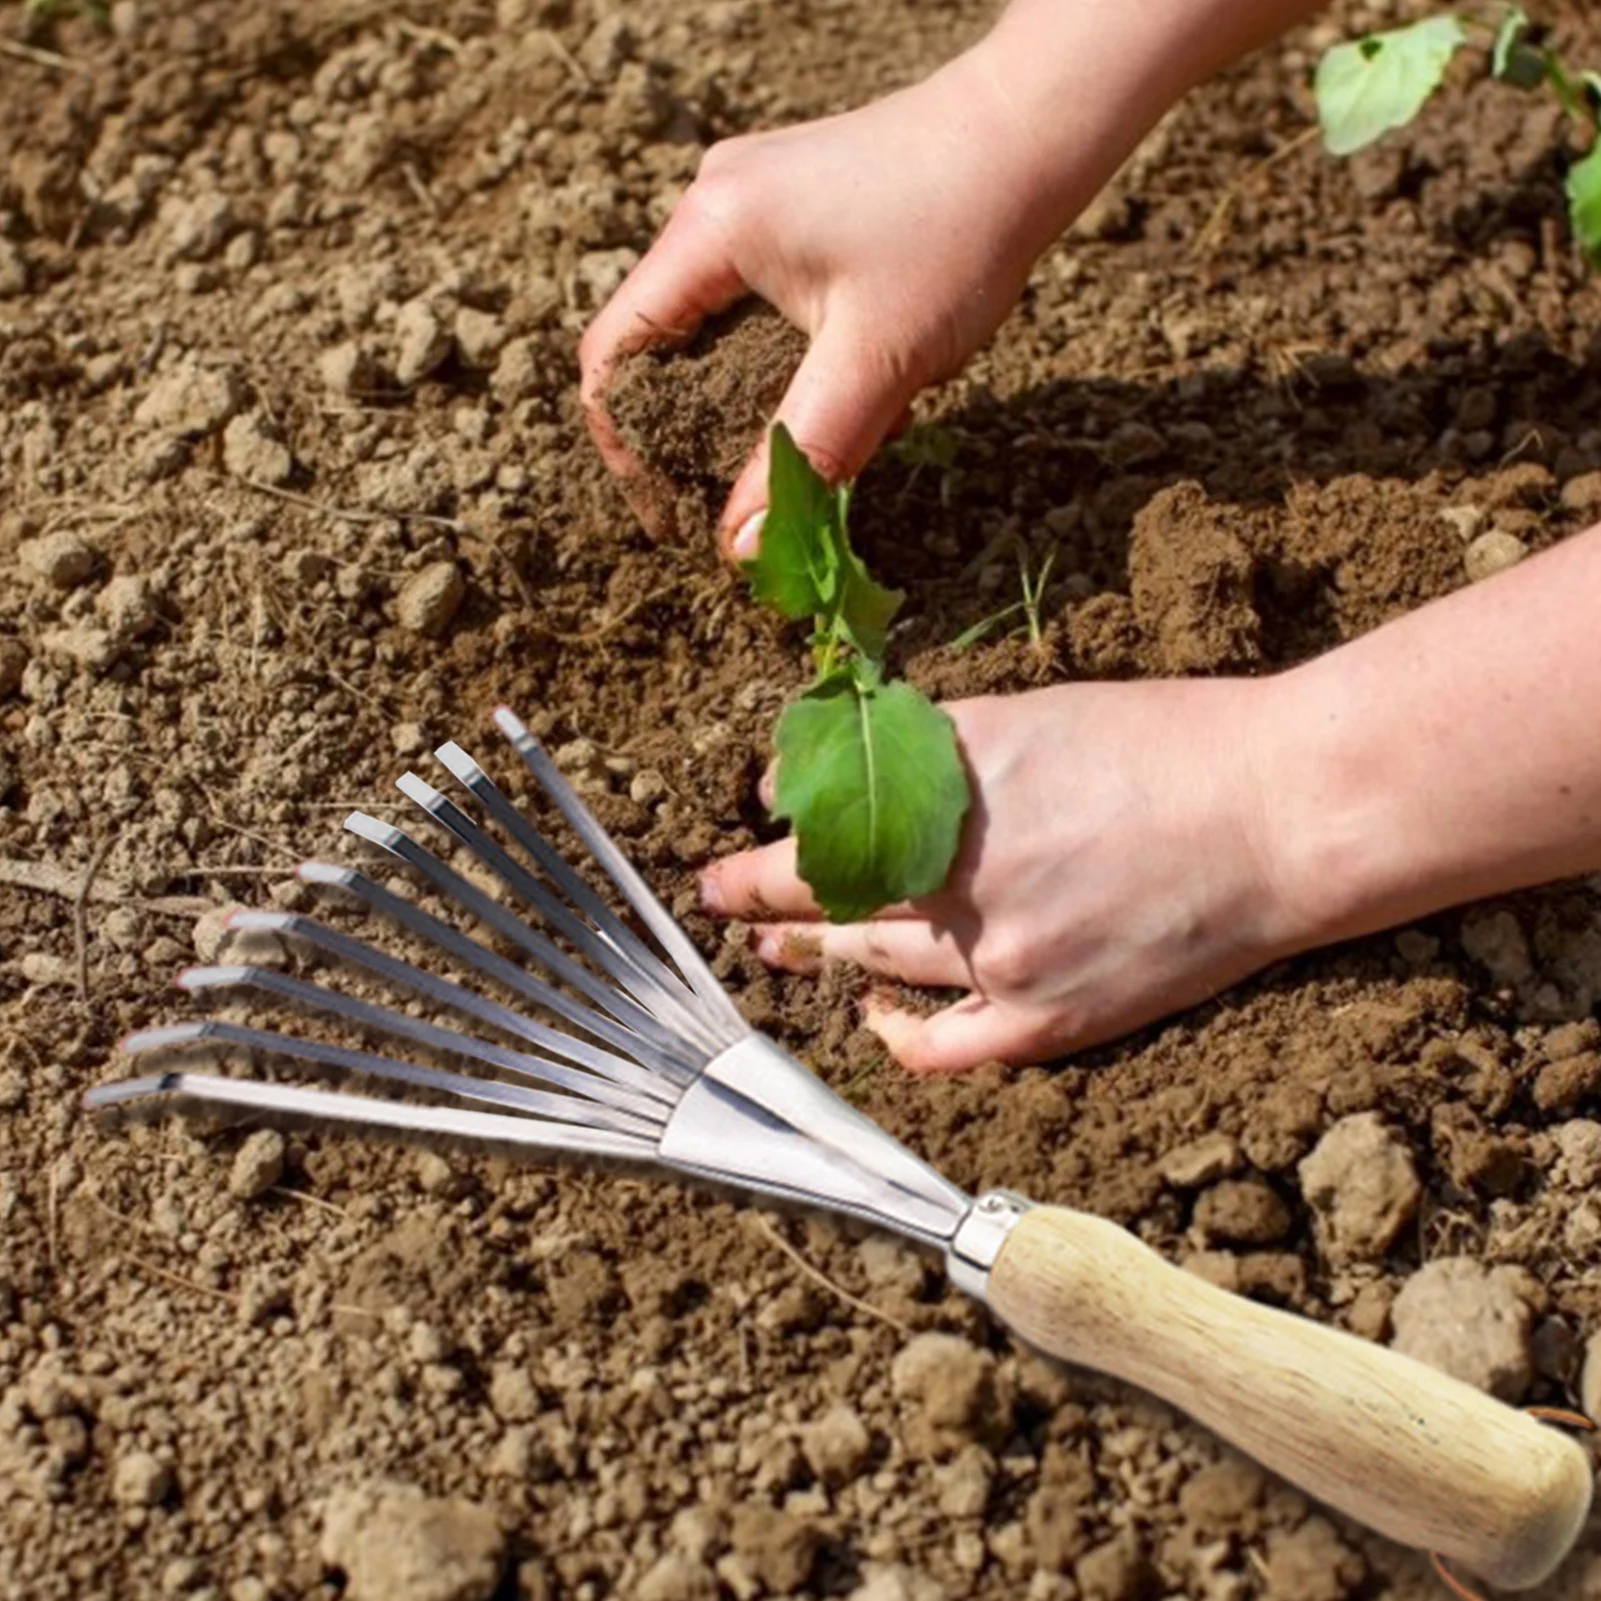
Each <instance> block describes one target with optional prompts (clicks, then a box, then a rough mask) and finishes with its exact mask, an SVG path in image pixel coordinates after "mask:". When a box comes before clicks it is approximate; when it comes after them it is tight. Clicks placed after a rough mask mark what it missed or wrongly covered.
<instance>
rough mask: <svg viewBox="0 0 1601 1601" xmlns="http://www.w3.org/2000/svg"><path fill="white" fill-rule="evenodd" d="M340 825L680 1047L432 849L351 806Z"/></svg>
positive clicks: (634, 1026) (618, 1014)
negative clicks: (450, 866)
mask: <svg viewBox="0 0 1601 1601" xmlns="http://www.w3.org/2000/svg"><path fill="white" fill-rule="evenodd" d="M345 827H346V828H347V829H349V830H350V832H351V833H352V834H355V835H357V836H358V837H360V838H361V839H364V840H366V841H367V842H368V843H369V844H372V845H376V846H378V847H379V849H381V850H386V851H388V852H389V853H390V855H392V856H398V857H399V858H400V859H401V861H403V862H405V863H406V864H407V865H408V866H410V867H412V868H415V869H416V871H417V872H419V873H421V874H422V875H423V877H424V878H426V879H428V880H429V881H430V882H431V883H433V884H434V885H435V887H436V888H438V889H440V890H442V891H443V892H444V893H445V894H446V895H448V896H450V897H451V898H452V899H453V900H454V901H455V902H456V903H457V904H458V905H459V906H463V907H465V908H466V909H467V910H468V911H469V912H471V913H472V914H473V916H474V917H476V918H478V919H479V920H480V921H481V922H484V923H487V924H488V925H489V926H490V927H491V928H493V929H494V930H495V931H496V932H497V933H498V934H502V935H504V936H505V938H507V939H509V940H511V941H512V943H513V944H515V945H519V946H521V948H522V949H523V950H525V951H527V952H528V954H529V955H530V956H532V957H533V958H534V960H535V961H537V962H538V963H539V964H540V965H541V966H542V967H543V968H544V969H545V970H546V972H548V973H549V974H550V975H551V977H552V978H556V979H559V980H560V981H561V982H562V983H563V984H567V985H570V986H571V987H572V988H573V989H575V990H577V991H578V992H579V994H581V995H584V996H587V997H588V999H590V1000H591V1001H593V1002H594V1003H595V1004H596V1005H597V1006H600V1007H603V1008H604V1009H605V1010H606V1011H608V1012H610V1013H611V1014H612V1016H613V1017H615V1018H616V1019H617V1020H618V1022H620V1023H622V1024H624V1025H625V1026H626V1027H628V1028H629V1029H631V1030H632V1031H633V1032H634V1033H636V1034H640V1035H643V1036H644V1038H646V1039H648V1040H652V1041H654V1042H655V1043H656V1044H657V1045H658V1046H659V1047H660V1048H661V1049H662V1050H664V1051H667V1052H668V1053H670V1054H671V1055H674V1056H678V1055H680V1054H681V1047H680V1046H679V1044H678V1042H677V1041H676V1040H675V1039H674V1037H673V1034H672V1032H671V1030H669V1029H665V1028H663V1027H662V1025H661V1024H660V1023H658V1022H657V1021H656V1019H655V1018H654V1017H652V1016H651V1015H650V1013H649V1012H647V1011H646V1010H645V1008H644V1007H643V1006H641V1005H640V1004H639V1002H638V1001H636V1000H634V999H632V998H631V997H630V996H627V995H623V994H621V993H619V992H618V991H617V990H616V989H615V988H614V987H613V986H612V985H610V984H607V983H605V982H603V981H602V980H601V979H599V978H597V977H596V976H595V975H594V974H593V973H591V972H590V971H589V969H588V968H587V967H585V966H584V965H583V964H582V963H580V962H575V961H574V960H573V959H572V957H570V956H568V955H567V954H566V953H565V952H563V951H560V950H558V949H557V948H556V946H555V945H553V944H552V943H551V942H550V940H549V939H547V938H546V937H545V935H543V934H541V933H540V932H539V931H538V930H537V929H532V928H530V927H529V926H528V925H527V924H526V923H525V922H523V920H522V919H521V918H519V917H515V916H513V915H512V914H511V913H510V912H508V911H507V910H506V908H505V907H504V906H500V905H498V904H497V903H496V902H495V901H493V900H492V899H490V897H489V896H488V895H486V894H485V893H484V892H483V891H482V890H481V889H479V888H478V887H477V885H476V884H470V883H468V881H467V880H466V879H465V878H463V877H462V876H461V874H460V873H458V872H456V871H455V870H454V869H453V868H449V867H446V866H445V864H444V863H443V862H442V861H440V860H439V858H438V857H437V856H435V855H434V854H433V852H432V851H428V850H425V849H424V848H423V847H422V846H421V845H419V844H418V843H417V842H416V840H414V839H412V838H411V836H410V835H409V834H406V833H405V832H403V831H402V830H401V829H398V828H396V827H395V826H394V825H393V824H391V823H381V822H379V821H378V819H377V818H376V817H370V816H368V815H367V813H366V812H352V813H351V814H350V815H349V816H348V817H347V818H346V819H345Z"/></svg>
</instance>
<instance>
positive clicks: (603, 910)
mask: <svg viewBox="0 0 1601 1601" xmlns="http://www.w3.org/2000/svg"><path fill="white" fill-rule="evenodd" d="M434 755H435V756H436V757H437V758H438V760H439V761H440V762H442V763H443V764H444V766H445V767H446V768H447V769H448V770H449V772H450V773H451V775H452V776H453V777H454V778H455V779H456V780H457V782H458V783H460V784H462V785H464V786H465V787H466V788H467V789H468V790H469V791H471V793H472V795H473V797H474V798H475V799H476V800H477V801H478V802H479V803H480V804H481V805H482V806H483V807H484V809H485V810H486V811H487V812H488V813H489V814H490V816H491V817H493V818H494V819H495V821H496V822H497V823H499V824H500V826H501V827H502V828H504V829H505V830H506V832H507V833H508V834H510V835H511V837H512V838H513V839H514V840H516V841H517V843H518V844H519V845H520V846H522V848H523V849H524V850H525V851H527V852H528V854H529V855H530V856H532V857H533V859H534V861H535V862H536V863H537V864H538V866H539V868H540V870H541V871H542V872H543V873H544V874H545V876H546V877H547V878H548V879H549V880H550V881H551V882H552V883H553V884H554V885H555V886H556V887H557V889H559V890H560V891H561V892H562V894H563V895H565V896H566V897H567V899H568V900H570V901H571V902H572V903H573V905H574V906H576V907H577V908H578V909H579V911H581V912H582V913H583V914H584V916H585V917H587V918H588V919H589V921H590V922H591V923H593V924H594V926H595V928H596V929H597V930H598V931H599V932H600V933H601V934H603V935H604V936H605V937H606V938H607V939H608V940H610V941H611V943H612V944H613V945H616V946H617V947H618V948H619V949H621V950H623V951H625V952H626V953H627V954H628V955H630V956H631V957H633V959H634V961H635V962H636V963H637V964H638V965H639V966H640V967H641V968H643V969H644V970H645V971H646V972H647V973H652V974H654V975H656V977H657V978H658V979H660V980H661V982H662V983H663V985H664V986H666V985H667V984H668V982H669V981H671V983H672V984H676V985H678V986H680V987H683V985H684V980H683V978H682V977H681V976H680V975H679V974H678V973H676V972H674V971H673V969H672V968H670V967H669V966H668V965H667V964H666V963H665V962H664V961H662V959H661V958H660V957H659V956H657V954H656V953H655V952H654V951H653V950H652V949H651V948H650V947H649V946H648V945H647V944H646V943H645V942H644V941H643V940H642V939H641V938H640V937H639V936H638V935H637V934H636V933H635V932H634V931H633V929H631V928H630V927H629V926H628V925H627V924H626V923H625V922H624V921H623V920H622V918H620V917H619V916H618V915H617V914H616V912H614V911H613V910H612V909H611V907H609V906H608V905H607V904H606V903H605V901H603V900H602V899H601V898H600V896H599V895H597V894H596V893H595V891H594V890H593V889H591V888H590V886H589V884H588V882H587V881H586V880H585V879H584V878H583V877H582V875H581V874H579V873H578V872H577V871H576V870H575V869H574V868H573V867H572V866H571V865H570V864H569V863H568V862H567V860H566V858H565V857H563V856H562V855H561V853H560V852H559V851H558V850H557V849H556V847H555V846H554V845H552V844H551V843H550V841H549V840H548V839H546V838H545V836H544V835H543V834H541V833H540V832H539V830H538V829H537V828H535V827H534V825H533V824H532V823H530V822H529V821H528V819H527V818H526V817H524V816H523V814H522V813H521V812H519V811H518V810H517V808H516V807H515V806H513V805H512V803H511V802H510V800H508V799H507V798H506V795H505V793H504V792H503V791H502V790H501V789H500V787H499V786H498V785H497V784H496V783H495V781H494V779H492V778H491V777H490V776H489V774H488V773H486V772H485V771H484V770H483V768H482V767H480V766H479V765H478V763H477V762H475V761H474V760H473V759H472V757H471V756H469V755H468V754H467V752H466V751H464V750H463V749H462V748H461V746H460V745H458V744H457V743H456V742H455V740H451V741H450V743H449V744H446V745H441V746H440V747H439V749H438V750H436V751H435V752H434Z"/></svg>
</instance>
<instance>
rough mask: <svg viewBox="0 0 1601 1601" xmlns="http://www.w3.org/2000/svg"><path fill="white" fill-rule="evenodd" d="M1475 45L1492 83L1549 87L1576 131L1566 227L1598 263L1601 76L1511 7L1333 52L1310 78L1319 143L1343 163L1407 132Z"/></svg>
mask: <svg viewBox="0 0 1601 1601" xmlns="http://www.w3.org/2000/svg"><path fill="white" fill-rule="evenodd" d="M1475 43H1477V44H1478V45H1479V46H1481V47H1482V48H1483V49H1484V50H1485V52H1486V64H1487V66H1488V68H1489V72H1490V76H1491V77H1493V78H1496V79H1499V80H1500V81H1501V82H1502V83H1506V84H1511V85H1512V86H1513V87H1514V88H1518V89H1525V90H1528V91H1529V92H1531V93H1534V92H1538V91H1539V90H1541V89H1542V88H1543V89H1547V90H1549V91H1550V92H1551V93H1552V94H1553V95H1555V96H1556V99H1557V101H1558V103H1559V104H1560V105H1561V107H1562V110H1563V111H1564V113H1566V115H1567V116H1568V118H1569V120H1570V121H1571V122H1572V123H1573V124H1574V125H1575V127H1577V129H1578V130H1579V133H1580V137H1581V138H1582V139H1583V141H1584V143H1585V146H1586V151H1585V154H1584V155H1582V156H1580V157H1579V158H1578V159H1577V160H1575V161H1574V162H1573V163H1572V165H1571V166H1569V168H1568V174H1567V184H1566V187H1567V197H1568V221H1569V223H1570V225H1571V226H1572V229H1573V236H1574V238H1575V239H1576V240H1577V241H1578V243H1579V247H1580V249H1581V250H1583V251H1584V253H1585V255H1586V256H1587V257H1588V258H1589V259H1590V261H1591V262H1592V263H1601V140H1598V138H1597V135H1598V133H1601V122H1598V120H1597V107H1598V105H1601V75H1598V74H1596V73H1594V72H1580V73H1574V72H1572V71H1570V70H1569V68H1568V67H1567V66H1565V65H1564V63H1563V61H1562V59H1561V58H1560V57H1559V56H1558V55H1557V53H1556V51H1555V50H1553V49H1552V48H1551V47H1550V46H1549V45H1547V44H1545V43H1543V42H1542V40H1541V37H1540V35H1539V34H1538V32H1537V31H1536V30H1535V29H1534V28H1533V27H1532V26H1531V24H1530V22H1529V18H1528V15H1527V13H1526V12H1524V11H1523V10H1522V9H1521V8H1520V7H1518V6H1510V7H1508V8H1507V9H1506V10H1505V11H1504V12H1503V13H1502V15H1501V16H1500V17H1499V19H1498V20H1497V21H1495V22H1489V21H1486V20H1484V19H1483V18H1479V17H1471V16H1456V15H1452V14H1446V15H1442V16H1434V17H1425V18H1423V20H1422V21H1420V22H1414V23H1411V24H1410V25H1409V26H1407V27H1404V28H1392V29H1390V30H1389V31H1388V32H1385V33H1370V34H1368V35H1366V36H1365V37H1363V38H1361V39H1353V40H1350V41H1348V42H1347V43H1344V44H1337V45H1335V46H1334V47H1333V48H1332V49H1330V50H1329V51H1327V52H1326V53H1325V55H1324V56H1323V59H1322V60H1321V61H1319V62H1318V67H1317V75H1316V77H1315V79H1314V80H1313V92H1314V94H1315V95H1316V98H1317V109H1318V121H1319V123H1320V124H1321V125H1322V129H1323V142H1324V144H1325V146H1326V147H1327V148H1328V150H1329V151H1330V153H1331V154H1333V155H1336V156H1348V155H1352V154H1354V153H1355V152H1356V151H1358V150H1361V149H1363V148H1364V147H1365V146H1367V145H1370V144H1372V143H1373V141H1374V140H1376V139H1379V138H1381V137H1382V136H1383V135H1384V134H1386V133H1388V132H1389V131H1390V130H1391V129H1392V128H1404V127H1405V126H1406V125H1407V124H1408V123H1409V122H1411V121H1412V119H1413V118H1414V117H1415V116H1417V114H1418V112H1419V111H1421V110H1422V109H1423V107H1424V105H1425V104H1426V103H1427V102H1428V100H1429V97H1430V96H1431V95H1433V93H1434V92H1435V90H1436V89H1438V88H1439V87H1440V84H1441V82H1442V81H1443V79H1444V77H1445V72H1446V68H1447V67H1449V66H1450V64H1451V62H1452V60H1453V59H1454V57H1455V56H1456V54H1457V52H1458V51H1459V50H1462V49H1464V48H1467V47H1471V46H1473V45H1474V44H1475Z"/></svg>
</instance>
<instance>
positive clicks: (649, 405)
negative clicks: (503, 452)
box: [608, 301, 806, 546]
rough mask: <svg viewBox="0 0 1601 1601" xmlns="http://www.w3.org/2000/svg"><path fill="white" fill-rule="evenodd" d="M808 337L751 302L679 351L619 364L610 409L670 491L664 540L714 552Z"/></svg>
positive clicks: (656, 351) (653, 476)
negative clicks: (726, 513)
mask: <svg viewBox="0 0 1601 1601" xmlns="http://www.w3.org/2000/svg"><path fill="white" fill-rule="evenodd" d="M805 349H806V341H805V339H804V337H803V336H802V335H801V334H800V333H799V332H798V331H797V330H796V329H794V328H792V327H791V326H790V325H789V324H788V323H787V322H785V321H784V319H783V318H782V317H780V316H779V315H778V313H777V312H775V311H773V310H772V308H771V307H769V306H766V305H764V304H763V303H762V302H761V301H749V302H747V303H746V304H745V305H743V306H741V307H738V308H737V309H736V310H734V311H733V312H730V313H727V314H726V315H725V316H723V317H720V318H717V319H715V320H714V321H713V322H710V323H708V324H707V326H706V327H704V328H702V329H701V330H700V331H699V332H698V333H697V334H696V336H695V337H694V338H693V339H692V340H690V341H689V342H688V343H687V344H686V345H684V346H683V347H682V348H679V349H672V348H662V347H659V346H658V347H654V348H652V349H650V350H646V351H643V352H641V353H640V354H639V355H637V356H633V357H630V358H629V359H627V360H626V361H623V362H621V363H619V365H618V369H617V374H616V377H615V378H614V380H613V382H612V386H611V388H610V390H609V391H608V406H609V409H610V411H611V414H612V418H613V420H614V421H615V422H616V424H617V429H618V432H619V433H620V434H621V435H622V437H623V441H624V443H626V444H627V445H628V447H629V449H630V450H632V451H633V452H634V454H635V456H636V457H637V458H638V460H639V461H640V462H641V464H642V465H643V466H644V468H645V471H646V473H647V475H648V476H649V479H650V481H651V482H652V483H653V484H657V485H660V486H661V487H660V489H659V491H658V494H659V498H660V501H661V503H662V508H663V515H662V526H663V530H664V531H665V532H667V533H669V534H670V535H672V536H674V537H677V538H680V539H686V540H690V541H693V542H694V543H695V544H697V545H700V546H704V545H705V544H706V543H707V542H708V541H709V540H710V539H711V537H712V535H713V534H714V533H715V531H716V528H717V520H718V517H719V516H720V515H721V513H722V509H723V502H724V501H725V500H727V498H728V491H729V490H730V489H731V488H732V487H733V482H734V479H735V478H736V477H737V476H738V474H739V470H740V468H741V467H743V466H744V464H745V460H746V458H747V457H748V456H749V454H750V451H751V447H752V446H753V445H754V444H755V443H756V441H757V440H759V439H760V437H761V435H762V433H763V431H764V429H765V425H766V423H767V421H768V419H769V418H770V417H771V416H772V415H773V412H774V411H775V410H776V409H777V406H778V402H779V401H780V400H781V399H782V398H783V395H784V390H785V389H786V388H787V387H788V385H789V380H790V378H791V377H792V376H793V374H794V372H795V369H796V368H797V367H798V366H799V365H800V358H801V356H802V355H803V354H804V353H805Z"/></svg>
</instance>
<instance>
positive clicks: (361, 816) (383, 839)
mask: <svg viewBox="0 0 1601 1601" xmlns="http://www.w3.org/2000/svg"><path fill="white" fill-rule="evenodd" d="M345 827H346V829H347V830H349V832H350V833H352V834H356V835H358V836H360V838H362V839H364V840H367V841H368V842H369V843H371V844H373V845H381V846H382V847H383V848H384V849H385V850H388V849H390V841H391V840H393V839H395V838H397V837H398V835H399V833H400V830H399V829H398V828H395V827H394V826H393V825H392V824H390V823H380V822H379V821H378V819H377V818H376V817H371V816H369V815H368V814H367V813H366V812H352V813H351V814H350V816H349V817H347V818H346V819H345Z"/></svg>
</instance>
